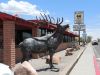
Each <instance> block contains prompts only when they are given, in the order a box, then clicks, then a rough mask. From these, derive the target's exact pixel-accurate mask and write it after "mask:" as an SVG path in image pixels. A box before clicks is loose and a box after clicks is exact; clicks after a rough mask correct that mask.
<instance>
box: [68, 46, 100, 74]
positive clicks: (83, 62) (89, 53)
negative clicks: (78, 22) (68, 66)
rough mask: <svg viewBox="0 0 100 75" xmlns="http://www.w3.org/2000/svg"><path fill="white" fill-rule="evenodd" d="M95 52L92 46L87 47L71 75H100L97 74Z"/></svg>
mask: <svg viewBox="0 0 100 75" xmlns="http://www.w3.org/2000/svg"><path fill="white" fill-rule="evenodd" d="M95 64H96V61H95V62H94V51H93V48H92V46H91V44H88V45H87V48H86V49H85V51H84V53H83V54H82V56H81V58H80V59H79V61H78V62H77V64H76V65H75V66H74V68H73V69H72V71H71V72H70V74H69V75H100V74H96V73H95V67H94V66H95Z"/></svg>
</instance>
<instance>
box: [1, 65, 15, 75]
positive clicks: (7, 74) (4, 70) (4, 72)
mask: <svg viewBox="0 0 100 75" xmlns="http://www.w3.org/2000/svg"><path fill="white" fill-rule="evenodd" d="M0 75H14V72H12V71H11V69H10V68H9V66H8V65H5V64H3V63H0Z"/></svg>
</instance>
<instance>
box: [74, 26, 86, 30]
mask: <svg viewBox="0 0 100 75" xmlns="http://www.w3.org/2000/svg"><path fill="white" fill-rule="evenodd" d="M85 29H86V27H85V25H73V31H84V30H85Z"/></svg>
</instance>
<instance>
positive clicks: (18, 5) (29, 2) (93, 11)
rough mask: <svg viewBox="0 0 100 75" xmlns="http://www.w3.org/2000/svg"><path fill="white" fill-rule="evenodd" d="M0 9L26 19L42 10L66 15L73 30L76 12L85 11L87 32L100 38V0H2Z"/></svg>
mask: <svg viewBox="0 0 100 75" xmlns="http://www.w3.org/2000/svg"><path fill="white" fill-rule="evenodd" d="M0 11H3V12H7V13H10V14H12V15H14V14H16V13H17V14H18V15H19V17H22V18H24V19H34V17H35V16H36V15H39V13H40V12H41V13H45V14H49V15H50V16H53V17H55V18H57V17H64V22H65V23H66V22H67V23H69V24H70V27H71V31H72V30H73V29H72V27H73V25H74V12H75V11H84V24H85V25H86V31H87V34H88V35H91V36H92V37H93V39H95V38H100V0H0ZM81 33H82V32H81Z"/></svg>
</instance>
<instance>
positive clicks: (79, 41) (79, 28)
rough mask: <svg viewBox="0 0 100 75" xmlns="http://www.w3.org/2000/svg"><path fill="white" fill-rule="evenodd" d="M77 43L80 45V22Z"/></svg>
mask: <svg viewBox="0 0 100 75" xmlns="http://www.w3.org/2000/svg"><path fill="white" fill-rule="evenodd" d="M79 45H80V24H79Z"/></svg>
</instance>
